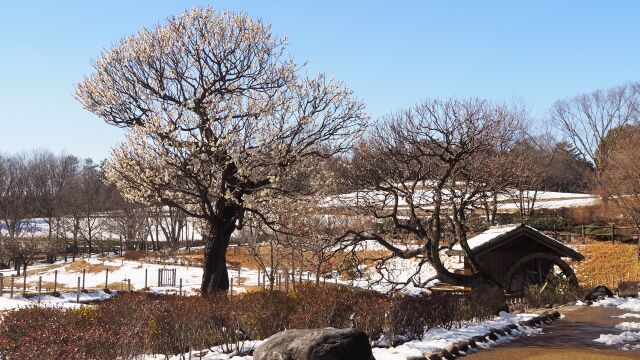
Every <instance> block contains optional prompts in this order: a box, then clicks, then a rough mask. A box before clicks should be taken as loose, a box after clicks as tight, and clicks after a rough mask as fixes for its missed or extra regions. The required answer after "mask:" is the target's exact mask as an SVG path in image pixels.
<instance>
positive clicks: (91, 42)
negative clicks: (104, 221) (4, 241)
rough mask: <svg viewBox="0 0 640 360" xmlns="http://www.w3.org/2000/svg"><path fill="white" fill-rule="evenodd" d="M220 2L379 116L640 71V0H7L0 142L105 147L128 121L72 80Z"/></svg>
mask: <svg viewBox="0 0 640 360" xmlns="http://www.w3.org/2000/svg"><path fill="white" fill-rule="evenodd" d="M207 4H210V5H212V6H214V7H215V8H217V9H221V10H222V9H226V10H239V11H244V12H246V13H248V14H249V15H251V16H254V17H260V18H262V19H263V20H266V21H268V22H271V23H272V24H273V31H274V32H275V33H276V34H278V35H284V36H287V37H288V39H289V42H290V45H289V47H288V50H289V52H290V53H291V54H292V55H293V56H294V57H295V58H296V60H297V61H299V62H305V61H307V62H308V65H307V71H308V72H309V73H310V74H314V73H317V72H319V71H322V72H325V73H327V74H329V75H331V76H334V77H336V78H337V79H341V80H344V81H345V82H346V83H347V84H348V85H349V86H350V87H351V88H352V89H353V90H354V91H355V93H356V95H357V96H358V97H359V98H361V99H362V100H363V101H364V102H365V103H366V104H367V107H368V110H369V112H370V114H371V115H372V116H373V118H376V117H379V116H381V115H384V114H385V113H388V112H391V111H394V110H398V109H400V108H403V107H407V106H410V105H412V104H414V103H416V102H417V101H419V100H420V99H423V98H428V97H450V96H458V97H482V98H487V99H491V100H495V101H511V100H512V99H514V98H516V99H521V100H523V101H524V102H525V103H526V104H527V105H528V106H529V108H530V109H531V110H532V111H533V113H534V114H536V115H539V116H541V117H542V116H544V114H545V112H546V110H547V109H548V107H549V106H550V105H551V104H552V103H553V102H554V101H555V100H557V99H560V98H564V97H567V96H573V95H575V94H577V93H581V92H588V91H591V90H594V89H598V88H606V87H610V86H613V85H616V84H620V83H623V82H626V81H635V80H640V63H639V59H640V46H639V45H640V21H639V15H640V1H604V0H603V1H597V2H596V1H578V0H576V1H555V0H554V1H528V2H525V1H471V0H469V1H444V0H442V1H437V2H436V1H384V2H383V1H345V0H338V1H324V0H323V1H300V0H298V1H259V0H256V1H169V0H154V1H142V0H126V1H120V0H118V1H115V0H110V1H63V0H61V1H45V0H42V1H18V0H15V1H8V0H7V1H4V0H3V1H2V2H0V152H4V153H6V152H9V153H11V152H18V151H23V150H30V149H34V148H45V149H50V150H52V151H54V152H62V151H64V152H66V153H71V154H75V155H78V156H80V157H92V158H94V159H97V160H101V159H104V158H105V157H107V156H108V155H109V152H110V148H111V147H112V146H113V145H115V144H116V143H117V142H119V141H120V140H121V139H122V131H120V130H118V129H115V128H112V127H110V126H108V125H106V124H104V123H103V122H102V121H101V120H99V119H98V118H96V117H95V116H93V115H92V114H90V113H88V112H87V111H85V110H83V109H82V107H81V106H80V104H79V103H78V102H77V101H76V100H75V99H74V98H73V91H74V90H73V89H74V85H75V84H76V83H77V82H78V81H80V80H82V78H83V76H85V75H88V74H90V73H91V71H92V68H91V60H92V59H96V58H97V57H98V56H99V54H100V52H101V51H102V50H103V49H105V48H109V47H110V46H111V45H112V44H115V43H116V42H117V41H118V40H119V39H121V38H122V37H124V36H126V35H129V34H132V33H135V32H136V31H137V30H138V29H139V28H141V27H142V26H149V25H153V24H155V23H157V22H159V21H162V20H163V19H165V18H166V17H167V16H169V15H172V14H178V13H180V12H181V11H182V10H183V9H185V8H191V7H193V6H196V5H207Z"/></svg>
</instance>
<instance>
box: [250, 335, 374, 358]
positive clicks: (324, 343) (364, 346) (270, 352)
mask: <svg viewBox="0 0 640 360" xmlns="http://www.w3.org/2000/svg"><path fill="white" fill-rule="evenodd" d="M253 359H254V360H375V358H374V357H373V354H372V353H371V345H370V344H369V337H368V336H367V334H365V333H364V332H362V331H361V330H358V329H332V328H327V329H310V330H302V329H294V330H285V331H282V332H279V333H277V334H275V335H273V336H271V337H270V338H268V339H266V340H265V341H264V342H262V344H260V345H259V346H258V347H257V348H256V350H255V351H254V352H253Z"/></svg>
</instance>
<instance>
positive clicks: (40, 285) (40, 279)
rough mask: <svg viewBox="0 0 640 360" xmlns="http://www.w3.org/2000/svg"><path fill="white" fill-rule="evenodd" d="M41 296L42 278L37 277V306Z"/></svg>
mask: <svg viewBox="0 0 640 360" xmlns="http://www.w3.org/2000/svg"><path fill="white" fill-rule="evenodd" d="M41 295H42V276H38V304H40V296H41Z"/></svg>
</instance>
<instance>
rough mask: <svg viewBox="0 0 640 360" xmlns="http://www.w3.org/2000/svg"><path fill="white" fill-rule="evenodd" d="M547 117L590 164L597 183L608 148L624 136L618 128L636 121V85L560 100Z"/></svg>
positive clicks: (639, 109)
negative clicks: (549, 116)
mask: <svg viewBox="0 0 640 360" xmlns="http://www.w3.org/2000/svg"><path fill="white" fill-rule="evenodd" d="M551 119H552V120H553V121H554V122H555V124H556V126H557V127H558V128H559V130H560V131H561V132H562V133H563V135H564V137H565V140H566V141H567V142H569V143H570V144H571V145H573V148H574V149H575V151H576V152H577V153H578V154H579V156H580V157H581V159H583V160H586V161H588V162H590V163H592V164H593V166H594V168H595V173H594V175H595V179H594V180H595V185H596V186H600V185H601V184H602V180H603V176H604V174H605V172H606V171H607V168H608V166H609V164H610V159H611V151H612V149H613V148H614V147H615V145H616V143H617V142H618V141H620V140H621V139H622V137H623V136H624V135H625V132H624V131H622V129H623V128H624V127H625V126H626V125H635V124H638V122H639V121H640V84H638V83H629V84H625V85H620V86H616V87H614V88H611V89H608V90H596V91H594V92H592V93H590V94H581V95H578V96H576V97H574V98H570V99H566V100H560V101H558V102H556V103H555V104H554V105H553V107H552V108H551ZM605 195H606V194H605Z"/></svg>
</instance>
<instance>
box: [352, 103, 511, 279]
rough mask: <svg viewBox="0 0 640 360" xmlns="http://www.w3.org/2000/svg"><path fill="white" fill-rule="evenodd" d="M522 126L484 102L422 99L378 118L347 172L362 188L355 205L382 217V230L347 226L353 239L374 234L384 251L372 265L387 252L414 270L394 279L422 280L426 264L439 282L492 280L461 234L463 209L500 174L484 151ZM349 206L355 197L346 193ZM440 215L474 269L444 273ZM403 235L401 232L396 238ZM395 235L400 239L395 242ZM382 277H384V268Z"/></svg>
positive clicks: (506, 142)
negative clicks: (386, 226)
mask: <svg viewBox="0 0 640 360" xmlns="http://www.w3.org/2000/svg"><path fill="white" fill-rule="evenodd" d="M521 133H522V123H521V118H520V117H519V116H518V114H514V112H513V111H510V110H509V109H507V108H505V107H503V106H496V105H492V104H490V103H488V102H486V101H482V100H477V99H470V100H456V99H453V100H444V101H441V100H428V101H424V102H422V103H420V104H418V105H417V106H415V107H413V108H411V109H409V110H406V111H403V112H400V113H397V114H393V115H391V116H389V117H388V118H386V119H384V121H382V122H381V123H379V125H378V126H377V127H376V129H375V130H374V131H373V133H372V135H371V136H370V137H369V138H368V139H367V141H366V142H364V143H362V145H361V146H360V147H359V148H358V149H357V151H356V153H355V155H354V157H353V161H352V164H353V166H352V169H351V173H350V174H351V176H352V179H351V180H352V181H353V182H354V185H355V186H356V187H357V188H360V189H363V190H362V192H361V194H359V199H358V204H359V206H358V207H357V208H356V211H363V212H364V215H367V216H372V217H374V218H376V219H379V221H382V222H384V223H385V224H389V229H386V230H384V231H377V232H376V231H371V230H361V231H352V232H350V233H348V234H347V235H346V236H345V238H349V237H351V238H352V239H353V241H354V242H359V241H362V240H375V241H377V242H378V243H380V244H381V245H382V246H383V247H384V248H385V249H387V250H388V251H389V253H390V254H389V255H388V256H386V257H384V258H381V259H380V264H381V265H380V266H379V268H381V269H383V270H384V266H383V264H385V263H391V262H392V261H394V259H398V258H399V259H415V261H416V266H415V271H414V273H413V274H411V276H409V277H408V278H407V279H403V280H401V281H397V280H394V279H392V278H388V281H389V282H390V283H392V284H393V285H395V286H406V285H408V284H411V283H413V284H415V285H417V286H424V285H425V284H426V283H427V282H428V281H430V280H431V279H420V281H418V275H419V274H420V272H421V269H422V267H423V266H424V265H425V264H431V265H432V266H433V268H434V269H435V270H436V271H437V274H438V278H439V279H440V280H442V281H444V282H448V283H452V284H460V285H470V286H477V285H479V284H486V283H493V284H494V285H497V284H496V283H495V281H492V280H491V279H490V278H488V277H487V275H485V274H484V273H483V272H482V269H481V267H480V265H479V264H478V262H477V261H476V260H475V258H474V256H473V254H472V253H471V251H470V249H469V246H468V244H467V239H466V227H465V225H466V216H467V211H471V209H473V207H474V203H475V202H477V201H480V199H482V197H483V194H486V193H487V192H488V191H489V190H490V189H491V188H492V187H493V188H499V187H502V185H501V184H499V182H500V181H503V180H504V179H505V178H508V177H507V176H504V175H503V174H502V171H506V170H508V169H506V170H505V167H504V166H495V164H492V161H491V159H492V157H491V156H489V155H491V154H497V153H499V152H501V151H505V150H508V149H509V148H510V147H511V146H512V145H513V144H514V143H515V141H516V140H517V139H519V138H520V136H521ZM345 200H346V201H347V203H349V204H350V205H351V206H353V203H354V199H353V197H352V196H351V197H350V198H347V199H345ZM446 219H450V220H451V221H452V222H453V224H454V228H455V230H454V231H455V235H456V238H457V239H456V240H457V241H458V242H459V243H460V244H461V246H462V248H463V249H464V250H465V252H466V253H467V256H468V259H469V260H470V263H471V265H472V266H473V267H474V269H475V270H476V272H475V273H474V274H473V275H470V276H469V275H462V274H457V273H453V272H451V271H450V270H449V269H447V268H446V267H445V265H444V264H443V262H442V260H441V259H440V245H441V244H442V241H443V235H444V228H445V221H446ZM403 239H408V241H406V242H402V240H403ZM398 241H400V242H398ZM380 274H381V276H386V274H385V272H384V271H381V272H380Z"/></svg>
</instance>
